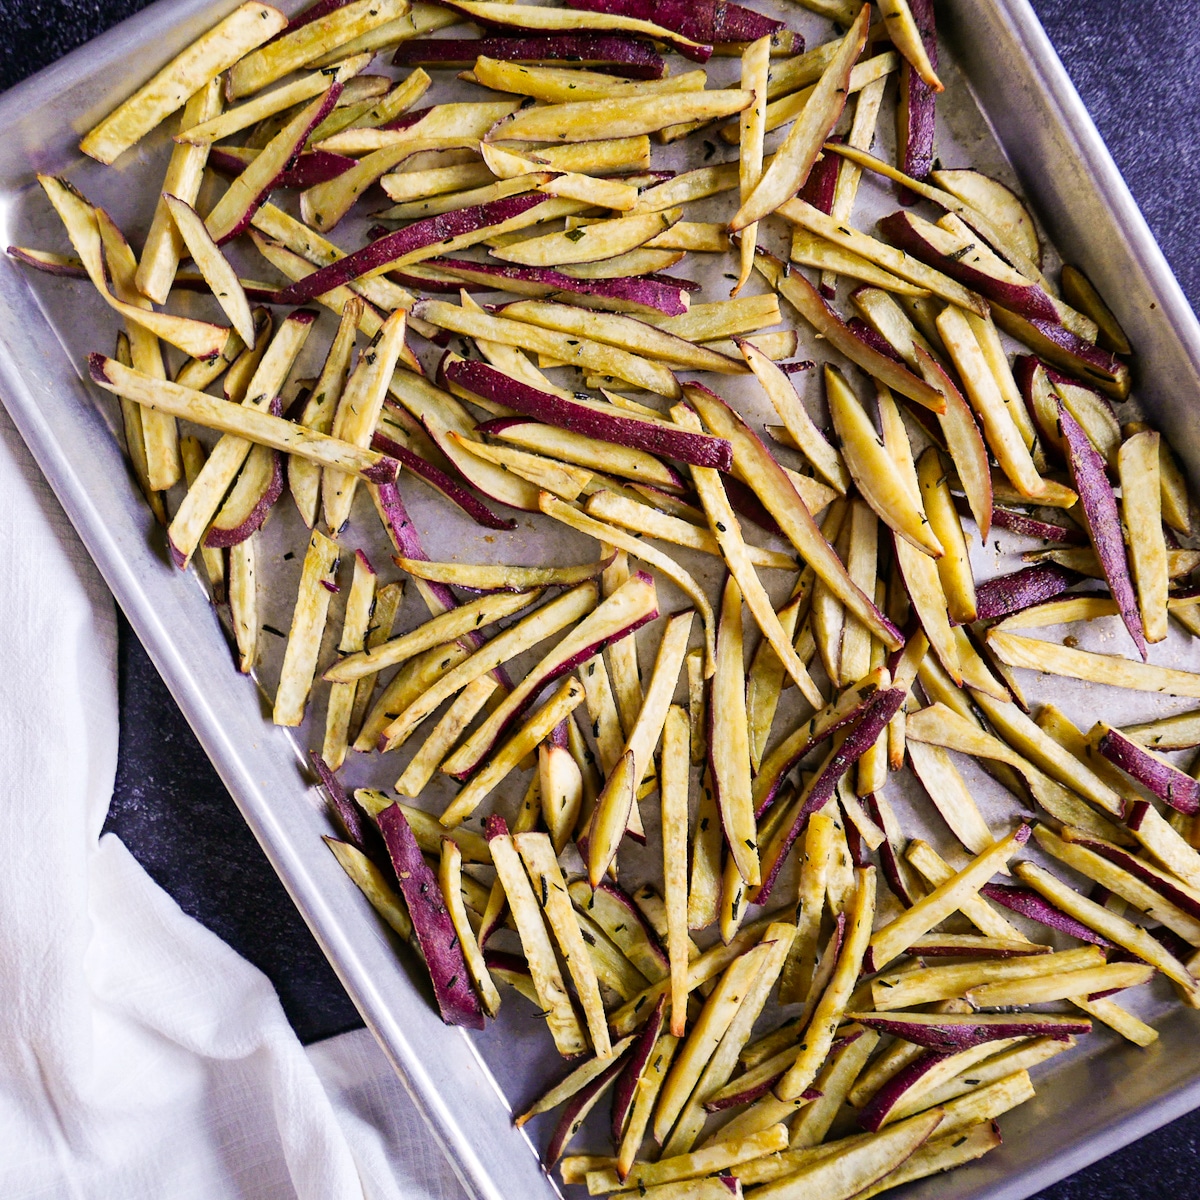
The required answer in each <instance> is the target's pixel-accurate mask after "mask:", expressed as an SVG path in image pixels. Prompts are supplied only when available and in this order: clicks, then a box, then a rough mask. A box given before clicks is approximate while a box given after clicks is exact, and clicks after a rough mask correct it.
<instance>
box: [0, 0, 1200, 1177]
mask: <svg viewBox="0 0 1200 1200" xmlns="http://www.w3.org/2000/svg"><path fill="white" fill-rule="evenodd" d="M1033 6H1034V8H1035V9H1036V11H1037V13H1038V15H1039V16H1040V17H1041V19H1042V21H1043V23H1044V24H1045V26H1046V28H1047V30H1048V31H1049V34H1050V37H1051V40H1052V41H1053V42H1054V45H1055V46H1056V47H1057V49H1058V51H1059V53H1060V54H1061V55H1062V58H1063V61H1064V62H1065V64H1066V66H1067V69H1068V71H1069V72H1070V74H1071V77H1072V79H1073V80H1074V82H1075V84H1076V86H1077V87H1078V88H1079V91H1080V93H1081V95H1082V96H1083V99H1084V102H1085V103H1086V104H1087V106H1088V109H1089V110H1090V112H1091V113H1092V116H1093V118H1094V119H1095V121H1096V124H1097V125H1098V126H1099V129H1100V133H1101V134H1102V135H1103V137H1104V139H1105V141H1106V142H1107V143H1108V145H1109V147H1110V148H1111V150H1112V152H1113V155H1114V157H1115V158H1116V161H1117V165H1118V166H1119V167H1120V168H1121V170H1122V172H1123V173H1124V175H1125V178H1126V179H1127V180H1128V181H1129V184H1130V187H1131V189H1132V191H1133V193H1134V196H1135V197H1136V199H1137V201H1138V203H1139V204H1140V205H1141V208H1142V211H1143V212H1144V213H1145V214H1146V217H1147V219H1148V221H1149V223H1150V226H1151V228H1152V230H1153V231H1154V234H1155V236H1156V237H1157V238H1158V240H1159V242H1160V244H1161V245H1162V247H1163V249H1164V251H1165V252H1166V255H1167V258H1168V260H1169V261H1170V263H1171V265H1172V267H1173V268H1174V270H1175V273H1176V275H1177V276H1178V277H1179V280H1180V282H1181V284H1182V285H1183V289H1184V291H1185V293H1186V294H1187V296H1188V299H1189V301H1190V302H1191V303H1192V305H1193V307H1195V306H1196V305H1197V304H1198V303H1200V248H1198V245H1200V241H1198V239H1197V237H1196V233H1195V229H1196V224H1197V221H1198V220H1200V199H1197V197H1198V195H1200V154H1198V153H1197V143H1198V142H1200V4H1198V3H1196V0H1184V2H1183V3H1178V2H1174V0H1138V2H1137V3H1134V4H1131V3H1129V2H1128V0H1033ZM143 7H145V4H144V3H142V2H140V0H90V2H84V0H19V2H14V0H0V30H2V31H3V36H2V37H0V90H3V89H4V88H7V87H10V86H11V85H12V84H14V83H16V82H18V81H19V80H21V79H23V78H25V77H26V76H27V75H31V74H33V73H34V72H35V71H38V70H40V69H41V68H42V67H44V66H46V65H47V64H49V63H51V62H53V61H54V60H55V59H57V58H59V57H61V56H62V55H63V54H65V53H66V52H67V51H68V50H71V49H73V48H74V47H75V46H78V45H81V44H82V43H84V42H86V41H87V40H88V39H89V38H92V37H94V36H96V34H98V33H100V32H102V31H103V30H105V29H107V28H109V27H110V26H111V25H114V24H116V23H117V22H118V21H120V20H122V19H123V18H124V17H126V16H128V15H130V14H131V13H133V12H136V11H137V10H138V9H140V8H143ZM120 680H121V753H120V763H119V767H118V774H117V783H116V794H115V796H114V799H113V804H112V810H111V812H110V815H109V828H111V829H114V830H115V831H116V832H117V833H118V834H119V835H120V836H121V837H122V839H123V840H124V841H125V842H126V844H127V845H128V846H129V847H130V848H131V849H132V850H133V852H134V853H135V854H136V855H137V857H138V858H139V859H140V860H141V862H142V863H143V864H144V865H145V867H146V869H147V870H148V871H149V872H150V873H151V875H153V877H154V878H155V879H156V880H158V882H159V883H160V884H161V885H162V886H163V887H165V888H166V889H167V890H168V891H169V892H171V894H172V895H173V896H175V898H176V899H177V900H178V902H179V903H180V904H181V905H182V907H183V908H184V909H185V910H186V911H187V912H189V913H191V914H192V915H193V916H195V917H197V918H198V919H199V920H201V921H202V922H204V924H206V925H207V926H208V927H209V928H210V929H212V930H214V931H215V932H216V933H218V934H219V935H220V936H221V937H223V938H224V939H225V940H226V941H228V942H229V943H230V944H231V945H233V946H234V947H235V948H236V949H238V950H239V951H240V952H241V953H242V954H243V955H245V956H246V957H247V958H248V959H250V960H251V961H252V962H253V963H255V964H256V965H257V966H258V967H260V968H261V969H262V970H263V971H264V972H265V973H266V974H267V975H268V976H269V977H270V978H271V979H272V980H273V981H274V983H275V986H276V988H277V989H278V991H279V994H280V997H281V999H282V1001H283V1005H284V1008H285V1010H286V1012H287V1014H288V1017H289V1018H290V1020H291V1022H292V1024H293V1026H294V1027H295V1028H296V1031H297V1033H298V1034H299V1035H300V1037H301V1038H302V1039H304V1040H305V1041H313V1040H317V1039H320V1038H323V1037H327V1036H329V1035H331V1034H334V1033H338V1032H341V1031H343V1030H346V1029H350V1028H354V1027H356V1026H358V1025H359V1024H361V1022H360V1021H359V1019H358V1016H357V1013H356V1012H355V1010H354V1008H353V1006H352V1005H351V1003H350V1001H349V999H348V998H347V996H346V994H345V993H344V992H343V991H342V989H341V986H340V985H339V984H338V982H337V980H336V979H335V977H334V975H333V972H332V970H331V969H330V967H329V966H328V964H327V963H326V962H325V959H324V958H323V956H322V955H321V953H320V951H319V950H318V949H317V946H316V944H315V942H314V941H313V940H312V938H311V936H310V935H309V934H308V931H307V930H306V928H305V927H304V925H303V923H302V922H301V920H300V918H299V916H298V914H297V913H296V911H295V909H294V908H293V907H292V904H291V902H290V901H289V900H288V897H287V895H286V893H285V892H284V890H283V887H282V885H281V884H280V883H279V881H278V880H277V879H276V877H275V875H274V873H273V872H272V870H271V868H270V866H269V865H268V863H267V861H266V859H265V858H264V857H263V855H262V853H261V851H260V850H259V848H258V846H257V844H256V843H255V842H254V840H253V838H252V837H251V835H250V833H249V831H248V829H247V828H246V826H245V825H244V824H243V822H242V820H241V818H240V816H239V814H238V812H237V809H236V808H235V807H234V805H233V802H232V800H230V798H229V797H228V796H227V795H226V793H225V791H224V789H223V788H222V786H221V783H220V781H219V780H218V779H217V776H216V774H215V773H214V771H213V769H212V767H211V766H210V765H209V763H208V760H207V759H206V758H205V756H204V753H203V751H202V750H201V749H200V747H199V745H198V744H197V743H196V740H195V738H194V737H193V736H192V733H191V731H190V729H189V728H188V727H187V725H186V723H185V722H184V720H183V718H182V717H181V715H180V714H179V711H178V709H177V708H176V707H175V704H174V702H173V701H172V700H171V697H170V696H169V694H168V693H167V690H166V688H165V687H164V686H163V684H162V682H161V680H160V679H159V678H158V676H157V674H156V673H155V671H154V668H153V667H152V666H151V665H150V662H149V660H148V659H147V657H146V655H145V652H144V651H143V650H142V648H141V646H140V645H139V644H138V641H137V639H136V638H135V637H134V636H133V634H132V632H131V631H130V629H129V627H128V626H127V625H126V624H125V623H124V622H123V621H122V625H121V661H120ZM1198 1142H1200V1112H1196V1113H1193V1114H1190V1115H1189V1116H1186V1117H1182V1118H1180V1119H1179V1120H1178V1121H1176V1122H1174V1123H1173V1124H1172V1125H1169V1126H1167V1127H1166V1128H1164V1129H1162V1130H1160V1131H1159V1132H1157V1133H1155V1134H1152V1135H1151V1136H1150V1137H1148V1138H1145V1139H1143V1140H1142V1141H1140V1142H1136V1143H1134V1144H1133V1145H1131V1146H1128V1147H1126V1148H1125V1149H1123V1150H1120V1151H1118V1152H1117V1153H1116V1154H1114V1155H1112V1156H1111V1157H1110V1158H1107V1159H1105V1160H1103V1161H1102V1162H1099V1163H1096V1164H1095V1165H1094V1166H1092V1167H1089V1168H1087V1169H1086V1170H1084V1171H1081V1172H1079V1173H1078V1174H1077V1175H1075V1176H1073V1177H1072V1178H1070V1179H1068V1180H1066V1181H1064V1182H1063V1183H1061V1184H1059V1185H1057V1186H1056V1187H1053V1188H1050V1189H1048V1190H1047V1191H1045V1192H1042V1193H1041V1194H1040V1200H1083V1198H1084V1197H1087V1198H1088V1200H1150V1198H1155V1200H1157V1198H1159V1197H1180V1198H1182V1197H1190V1196H1195V1195H1198V1194H1200V1145H1198Z"/></svg>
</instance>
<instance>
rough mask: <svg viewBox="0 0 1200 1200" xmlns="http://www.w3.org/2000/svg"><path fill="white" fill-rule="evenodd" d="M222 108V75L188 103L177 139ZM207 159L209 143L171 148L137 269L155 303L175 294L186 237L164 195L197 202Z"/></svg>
mask: <svg viewBox="0 0 1200 1200" xmlns="http://www.w3.org/2000/svg"><path fill="white" fill-rule="evenodd" d="M220 111H221V80H220V78H219V77H218V78H214V79H211V80H209V82H208V83H207V84H205V85H204V87H202V88H201V89H200V90H199V91H198V92H196V93H195V94H194V95H193V96H192V98H191V99H190V100H189V101H188V102H187V104H185V105H184V108H183V116H182V117H181V118H180V120H179V134H178V135H177V136H176V141H177V142H178V141H179V138H180V137H181V136H182V135H183V134H185V133H187V132H188V131H189V130H190V129H191V128H193V127H194V126H197V125H199V124H201V123H203V122H205V121H210V120H212V119H213V118H214V117H216V115H217V114H218V113H219V112H220ZM207 162H208V146H207V145H198V146H193V145H188V144H186V143H180V144H179V145H177V146H176V147H175V148H174V149H173V150H172V151H171V161H170V162H169V163H168V164H167V171H166V174H165V175H164V177H163V184H162V189H161V190H160V192H159V199H158V202H157V203H156V204H155V206H154V217H153V218H152V219H151V221H150V229H149V231H148V232H147V234H146V241H145V243H144V244H143V246H142V258H141V262H140V263H139V264H138V270H137V288H138V291H139V292H141V293H142V295H143V296H146V297H148V298H149V299H151V300H153V301H154V303H155V304H165V303H166V300H167V297H168V296H169V295H170V294H171V284H172V283H173V282H174V280H175V271H176V269H177V268H178V266H179V259H180V256H181V255H182V253H183V249H184V247H183V239H182V238H181V237H180V236H179V231H178V230H177V229H176V228H175V222H174V221H172V220H171V215H170V213H169V212H168V211H167V206H166V202H165V201H164V200H163V199H162V195H163V193H166V192H169V193H170V194H171V195H173V196H178V197H179V198H180V199H181V200H183V201H186V202H187V203H188V204H195V203H196V197H197V196H198V195H199V194H200V184H201V182H202V180H203V179H204V168H205V165H206V164H207Z"/></svg>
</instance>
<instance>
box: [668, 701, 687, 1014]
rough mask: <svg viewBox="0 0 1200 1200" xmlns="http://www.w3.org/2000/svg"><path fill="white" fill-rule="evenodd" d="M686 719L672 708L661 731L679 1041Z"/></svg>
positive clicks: (683, 979)
mask: <svg viewBox="0 0 1200 1200" xmlns="http://www.w3.org/2000/svg"><path fill="white" fill-rule="evenodd" d="M688 743H689V733H688V719H687V716H686V714H685V713H684V711H683V709H681V708H679V707H678V706H677V705H674V704H673V705H671V707H670V708H669V709H668V710H667V719H666V721H665V723H664V725H663V756H662V783H661V794H662V841H663V901H664V903H665V905H666V910H667V957H668V959H669V960H670V966H671V1033H672V1034H674V1035H675V1036H676V1037H682V1036H683V1033H684V1030H685V1028H686V1021H687V970H688V961H689V955H688V951H689V949H690V946H689V942H690V938H689V937H688V917H687V906H688V880H687V835H688V783H689V775H690V765H689V759H690V747H689V744H688Z"/></svg>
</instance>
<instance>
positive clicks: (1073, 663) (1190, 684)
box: [987, 631, 1200, 698]
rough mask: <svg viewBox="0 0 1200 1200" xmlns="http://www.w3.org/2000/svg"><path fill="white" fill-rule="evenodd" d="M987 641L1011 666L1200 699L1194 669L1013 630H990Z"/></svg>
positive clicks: (1198, 676)
mask: <svg viewBox="0 0 1200 1200" xmlns="http://www.w3.org/2000/svg"><path fill="white" fill-rule="evenodd" d="M987 640H988V645H989V646H991V647H992V649H993V650H995V652H996V654H997V656H998V657H999V658H1000V660H1001V661H1002V662H1004V663H1007V664H1008V665H1009V666H1010V667H1028V668H1030V669H1031V670H1034V671H1044V672H1047V673H1049V674H1051V675H1065V676H1066V677H1068V678H1070V679H1084V680H1087V681H1089V682H1091V683H1104V684H1108V686H1109V687H1118V688H1129V689H1132V690H1134V691H1142V692H1165V693H1166V694H1167V695H1170V696H1191V697H1194V698H1200V675H1197V674H1194V673H1193V672H1191V671H1181V670H1178V669H1176V668H1173V667H1159V666H1155V665H1154V664H1153V663H1142V662H1134V661H1133V660H1131V659H1128V658H1120V657H1118V656H1117V655H1113V654H1097V653H1095V652H1093V651H1091V650H1075V649H1073V648H1071V647H1069V646H1059V645H1057V644H1055V643H1054V642H1043V641H1039V640H1038V639H1037V638H1027V637H1020V636H1018V635H1017V634H1014V633H1002V632H998V631H991V632H989V633H988V638H987Z"/></svg>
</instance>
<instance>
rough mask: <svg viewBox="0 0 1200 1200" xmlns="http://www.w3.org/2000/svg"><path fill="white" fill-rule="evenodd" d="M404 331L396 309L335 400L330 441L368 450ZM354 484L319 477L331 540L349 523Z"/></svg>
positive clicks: (337, 475) (331, 474) (347, 478)
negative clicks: (333, 439)
mask: <svg viewBox="0 0 1200 1200" xmlns="http://www.w3.org/2000/svg"><path fill="white" fill-rule="evenodd" d="M405 328H406V319H405V314H404V310H403V309H397V310H396V311H395V312H394V313H392V314H391V316H389V317H388V319H387V320H386V321H385V322H384V323H383V328H382V329H381V330H380V331H379V333H378V335H377V336H376V337H375V339H374V340H373V341H372V343H371V345H370V346H369V347H368V348H367V349H366V350H365V351H364V352H363V354H362V355H361V356H360V357H359V362H358V366H357V368H356V370H355V372H354V374H353V375H352V376H351V377H350V379H349V380H348V381H347V383H346V386H345V388H344V389H343V391H342V394H341V396H340V397H339V399H338V404H337V410H336V412H335V413H334V418H333V428H332V429H331V430H330V435H331V436H332V437H335V438H337V439H338V440H339V441H343V442H347V443H348V444H350V445H352V446H359V447H362V448H364V449H365V448H367V447H368V446H370V444H371V438H372V436H373V435H374V432H375V427H376V425H377V424H378V423H379V414H380V413H381V412H382V411H383V402H384V399H385V397H386V396H387V391H388V384H389V383H390V381H391V378H392V372H393V371H394V370H395V367H396V362H397V360H398V359H399V357H400V352H401V350H402V348H403V346H404V333H405ZM357 482H358V481H357V479H356V478H355V477H354V476H353V475H347V474H346V473H345V472H344V471H336V470H326V471H323V472H322V473H321V499H322V502H323V507H324V513H325V524H326V526H327V527H328V529H329V531H330V532H331V533H332V534H333V535H334V536H335V537H336V536H337V535H338V534H339V533H340V532H341V530H342V529H343V527H344V526H345V525H346V523H347V522H348V521H349V520H350V510H351V507H352V505H353V503H354V492H355V486H356V484H357Z"/></svg>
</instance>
